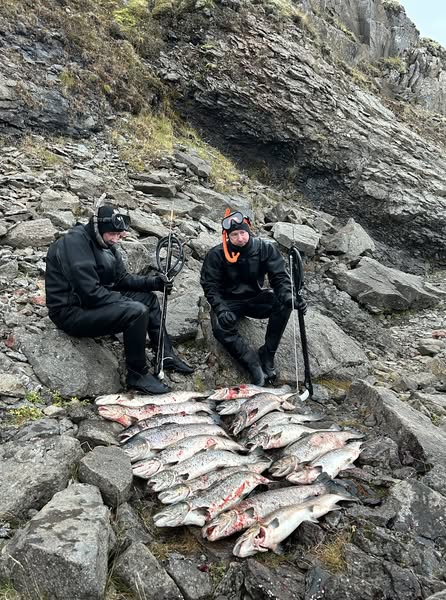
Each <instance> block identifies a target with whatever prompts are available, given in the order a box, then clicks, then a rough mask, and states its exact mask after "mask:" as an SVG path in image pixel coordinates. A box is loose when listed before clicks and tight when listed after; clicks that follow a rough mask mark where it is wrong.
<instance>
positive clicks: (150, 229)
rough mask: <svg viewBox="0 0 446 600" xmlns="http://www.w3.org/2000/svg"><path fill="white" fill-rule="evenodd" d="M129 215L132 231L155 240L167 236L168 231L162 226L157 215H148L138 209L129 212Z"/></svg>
mask: <svg viewBox="0 0 446 600" xmlns="http://www.w3.org/2000/svg"><path fill="white" fill-rule="evenodd" d="M129 215H130V219H131V225H132V227H133V229H136V231H138V232H139V233H143V234H148V235H154V236H156V237H157V238H161V237H164V236H166V235H168V234H169V229H168V228H167V227H165V226H164V225H163V224H162V222H161V219H160V218H159V216H158V215H155V214H148V213H146V212H144V211H142V210H141V209H139V208H138V209H136V210H131V211H130V213H129Z"/></svg>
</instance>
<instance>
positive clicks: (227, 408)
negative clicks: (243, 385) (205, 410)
mask: <svg viewBox="0 0 446 600" xmlns="http://www.w3.org/2000/svg"><path fill="white" fill-rule="evenodd" d="M238 409H239V406H238V404H236V403H234V401H233V400H229V401H227V402H222V403H221V404H219V405H218V406H217V408H216V411H217V412H218V414H219V415H233V414H234V413H236V412H237V411H238Z"/></svg>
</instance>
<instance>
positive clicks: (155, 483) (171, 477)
mask: <svg viewBox="0 0 446 600" xmlns="http://www.w3.org/2000/svg"><path fill="white" fill-rule="evenodd" d="M175 483H177V475H176V474H175V473H174V472H173V471H168V470H166V471H161V472H159V473H156V474H155V475H153V477H151V478H150V481H149V486H150V488H151V489H152V490H153V491H154V492H161V491H162V490H167V488H170V487H172V486H173V485H175Z"/></svg>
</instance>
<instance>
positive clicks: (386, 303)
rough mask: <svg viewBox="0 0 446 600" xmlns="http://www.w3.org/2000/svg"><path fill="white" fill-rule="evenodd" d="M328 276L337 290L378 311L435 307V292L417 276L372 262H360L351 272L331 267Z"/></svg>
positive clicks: (436, 292)
mask: <svg viewBox="0 0 446 600" xmlns="http://www.w3.org/2000/svg"><path fill="white" fill-rule="evenodd" d="M327 273H328V275H330V277H332V278H333V280H334V282H335V284H336V286H337V287H338V288H339V289H341V290H343V291H345V292H347V293H348V294H349V295H350V296H351V297H352V298H355V299H356V300H357V301H358V302H359V303H360V304H365V305H366V306H368V307H373V308H375V309H378V310H384V311H392V310H407V309H409V308H427V307H429V306H435V304H437V303H438V302H439V300H440V294H439V292H438V290H436V289H435V288H433V287H430V286H428V285H427V284H426V283H424V282H423V279H422V278H421V277H419V276H418V275H410V274H408V273H403V272H402V271H398V269H391V268H390V267H385V266H384V265H382V264H380V263H379V262H378V261H376V260H374V259H372V258H367V257H364V258H361V260H360V261H359V263H358V264H357V266H356V267H355V268H354V269H350V270H348V269H347V267H346V266H345V265H343V264H338V265H334V266H332V267H331V268H330V269H329V270H328V272H327Z"/></svg>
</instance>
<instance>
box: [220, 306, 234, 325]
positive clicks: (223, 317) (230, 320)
mask: <svg viewBox="0 0 446 600" xmlns="http://www.w3.org/2000/svg"><path fill="white" fill-rule="evenodd" d="M236 321H237V317H236V315H235V314H234V313H233V312H231V311H230V310H225V311H223V312H221V313H220V314H219V315H218V322H219V323H220V327H222V328H223V329H231V327H232V326H233V325H235V323H236Z"/></svg>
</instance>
